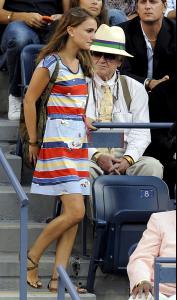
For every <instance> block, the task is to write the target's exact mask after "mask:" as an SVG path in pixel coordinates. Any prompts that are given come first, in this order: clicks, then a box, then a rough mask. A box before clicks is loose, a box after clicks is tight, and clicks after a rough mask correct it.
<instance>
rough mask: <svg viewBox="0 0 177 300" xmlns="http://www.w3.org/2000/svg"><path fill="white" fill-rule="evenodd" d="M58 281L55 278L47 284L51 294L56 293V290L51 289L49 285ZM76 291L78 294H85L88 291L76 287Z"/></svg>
mask: <svg viewBox="0 0 177 300" xmlns="http://www.w3.org/2000/svg"><path fill="white" fill-rule="evenodd" d="M57 281H58V279H57V278H51V279H50V281H49V284H48V290H49V292H51V293H58V288H52V286H51V284H52V282H57ZM65 291H66V292H67V289H65ZM76 291H77V293H78V294H87V293H88V291H87V290H86V289H84V288H82V287H76Z"/></svg>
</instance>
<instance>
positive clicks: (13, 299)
mask: <svg viewBox="0 0 177 300" xmlns="http://www.w3.org/2000/svg"><path fill="white" fill-rule="evenodd" d="M80 298H81V299H84V300H96V296H95V295H92V294H86V295H80ZM0 299H3V300H5V299H6V300H19V293H18V292H16V291H14V292H0ZM30 299H40V300H43V299H45V300H54V299H55V300H57V294H53V293H49V292H36V293H34V292H31V293H28V300H30ZM65 299H66V300H72V299H71V297H70V296H69V295H68V294H66V295H65Z"/></svg>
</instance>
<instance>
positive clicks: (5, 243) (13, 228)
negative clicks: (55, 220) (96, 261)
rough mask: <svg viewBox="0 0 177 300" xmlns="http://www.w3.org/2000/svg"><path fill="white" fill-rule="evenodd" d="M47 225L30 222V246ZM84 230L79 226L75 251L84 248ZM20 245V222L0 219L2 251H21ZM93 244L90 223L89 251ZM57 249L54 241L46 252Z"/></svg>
mask: <svg viewBox="0 0 177 300" xmlns="http://www.w3.org/2000/svg"><path fill="white" fill-rule="evenodd" d="M45 226H46V224H45V223H34V222H33V223H32V222H30V223H29V224H28V240H29V246H28V248H30V246H31V245H32V244H33V243H34V241H35V240H36V238H37V237H38V236H39V234H40V233H41V231H42V230H43V228H44V227H45ZM81 234H82V232H81V225H80V227H79V231H78V234H77V238H76V242H75V246H74V252H75V253H81V249H82V235H81ZM19 245H20V224H19V222H12V221H11V222H7V221H0V252H4V253H9V254H10V253H14V252H16V253H19ZM92 246H93V229H92V226H91V224H88V229H87V249H88V253H89V254H90V253H91V249H92ZM55 249H56V244H55V243H53V244H52V245H51V246H50V247H49V248H48V249H47V251H46V252H49V253H50V252H54V251H55Z"/></svg>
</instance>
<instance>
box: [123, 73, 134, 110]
mask: <svg viewBox="0 0 177 300" xmlns="http://www.w3.org/2000/svg"><path fill="white" fill-rule="evenodd" d="M120 82H121V85H122V89H123V94H124V99H125V102H126V104H127V108H128V111H130V106H131V103H132V97H131V95H130V90H129V87H128V83H127V80H126V77H125V76H124V75H120Z"/></svg>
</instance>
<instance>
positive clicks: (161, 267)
mask: <svg viewBox="0 0 177 300" xmlns="http://www.w3.org/2000/svg"><path fill="white" fill-rule="evenodd" d="M154 279H155V286H154V287H155V299H156V300H159V284H160V283H166V284H167V283H168V284H169V283H174V284H175V283H176V258H162V257H158V258H156V259H155V278H154Z"/></svg>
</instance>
